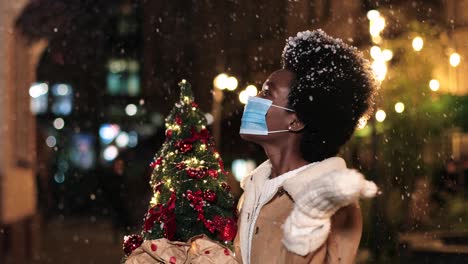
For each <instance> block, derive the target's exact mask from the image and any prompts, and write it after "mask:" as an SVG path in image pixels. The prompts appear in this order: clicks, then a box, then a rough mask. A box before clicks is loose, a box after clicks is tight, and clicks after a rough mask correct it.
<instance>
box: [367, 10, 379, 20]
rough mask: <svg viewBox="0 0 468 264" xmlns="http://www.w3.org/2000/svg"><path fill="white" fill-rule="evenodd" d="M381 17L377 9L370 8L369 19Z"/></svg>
mask: <svg viewBox="0 0 468 264" xmlns="http://www.w3.org/2000/svg"><path fill="white" fill-rule="evenodd" d="M379 17H380V13H379V11H377V10H369V11H368V12H367V19H369V20H375V19H377V18H379Z"/></svg>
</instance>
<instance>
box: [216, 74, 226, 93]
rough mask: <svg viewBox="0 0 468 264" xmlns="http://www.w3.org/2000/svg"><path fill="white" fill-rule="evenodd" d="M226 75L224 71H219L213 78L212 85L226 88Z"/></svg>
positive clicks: (221, 88)
mask: <svg viewBox="0 0 468 264" xmlns="http://www.w3.org/2000/svg"><path fill="white" fill-rule="evenodd" d="M228 78H229V77H228V75H227V74H225V73H220V74H218V76H216V77H215V78H214V80H213V85H214V87H216V88H218V89H220V90H224V89H226V88H227V80H228Z"/></svg>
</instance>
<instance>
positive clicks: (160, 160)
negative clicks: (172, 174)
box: [150, 157, 163, 168]
mask: <svg viewBox="0 0 468 264" xmlns="http://www.w3.org/2000/svg"><path fill="white" fill-rule="evenodd" d="M162 160H163V158H162V157H159V158H157V159H156V160H155V161H153V162H151V164H150V167H151V168H155V167H156V166H159V165H161V163H162Z"/></svg>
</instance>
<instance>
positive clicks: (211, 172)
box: [208, 169, 218, 180]
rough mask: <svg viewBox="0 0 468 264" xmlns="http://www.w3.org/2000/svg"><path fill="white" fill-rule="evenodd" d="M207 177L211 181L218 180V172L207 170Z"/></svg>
mask: <svg viewBox="0 0 468 264" xmlns="http://www.w3.org/2000/svg"><path fill="white" fill-rule="evenodd" d="M208 175H210V177H211V178H213V179H215V180H216V179H218V171H217V170H214V169H209V170H208Z"/></svg>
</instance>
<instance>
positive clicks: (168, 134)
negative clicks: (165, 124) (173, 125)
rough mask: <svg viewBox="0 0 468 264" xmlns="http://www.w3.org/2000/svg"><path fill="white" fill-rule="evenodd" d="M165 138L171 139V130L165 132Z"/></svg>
mask: <svg viewBox="0 0 468 264" xmlns="http://www.w3.org/2000/svg"><path fill="white" fill-rule="evenodd" d="M166 137H168V138H171V137H172V129H168V130H166Z"/></svg>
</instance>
